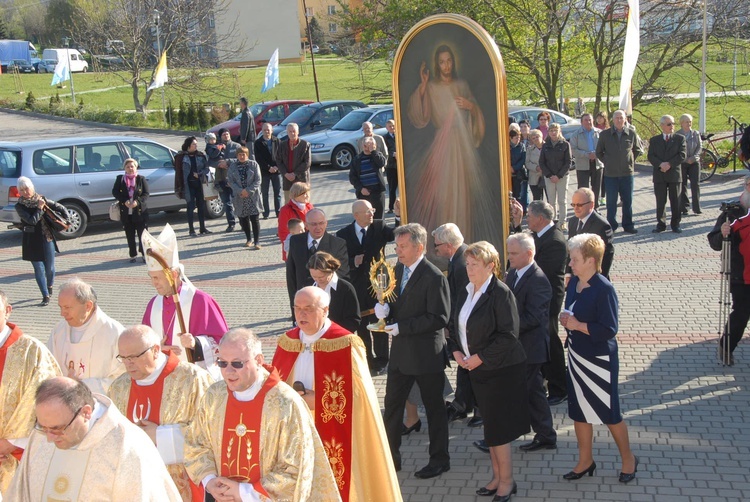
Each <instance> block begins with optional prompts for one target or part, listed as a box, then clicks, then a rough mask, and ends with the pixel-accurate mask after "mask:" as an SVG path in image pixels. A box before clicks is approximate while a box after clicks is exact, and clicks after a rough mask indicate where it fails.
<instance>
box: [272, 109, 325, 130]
mask: <svg viewBox="0 0 750 502" xmlns="http://www.w3.org/2000/svg"><path fill="white" fill-rule="evenodd" d="M317 110H318V107H317V106H316V107H311V106H303V107H302V108H297V109H296V110H294V111H293V112H292V113H291V115H289V116H288V117H287V118H285V119H284V120H283V121H282V122H281V125H283V126H285V125H287V124H289V123H290V122H294V123H295V124H306V123H307V121H308V120H310V117H312V116H313V114H314V113H315V112H316V111H317Z"/></svg>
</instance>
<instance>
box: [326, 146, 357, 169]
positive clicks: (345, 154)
mask: <svg viewBox="0 0 750 502" xmlns="http://www.w3.org/2000/svg"><path fill="white" fill-rule="evenodd" d="M354 155H355V154H354V149H353V148H352V147H351V146H349V145H339V146H337V147H336V148H334V150H333V154H332V155H331V164H333V167H335V168H336V169H349V167H351V165H352V161H353V160H354Z"/></svg>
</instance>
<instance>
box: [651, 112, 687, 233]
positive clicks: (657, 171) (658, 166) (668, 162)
mask: <svg viewBox="0 0 750 502" xmlns="http://www.w3.org/2000/svg"><path fill="white" fill-rule="evenodd" d="M659 126H660V127H661V130H662V133H661V134H657V135H656V136H654V137H653V138H651V140H650V141H649V144H648V161H649V162H650V163H651V165H652V166H653V168H654V174H653V181H654V195H655V196H656V228H654V229H653V230H652V232H653V233H659V232H663V231H665V230H666V229H667V220H666V217H665V215H664V213H665V208H666V205H667V195H669V206H670V209H671V211H672V219H671V220H670V222H669V226H670V227H672V231H673V232H675V233H678V234H679V233H682V228H681V227H680V220H681V219H682V209H681V208H680V191H681V190H682V171H681V170H680V169H681V165H682V163H683V162H684V161H685V158H686V157H687V142H686V140H685V136H682V135H680V134H675V133H674V117H672V116H671V115H664V116H662V118H661V120H659Z"/></svg>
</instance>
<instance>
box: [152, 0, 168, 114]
mask: <svg viewBox="0 0 750 502" xmlns="http://www.w3.org/2000/svg"><path fill="white" fill-rule="evenodd" d="M160 20H161V16H160V14H159V11H158V10H156V9H154V26H156V51H157V58H156V65H157V66H158V65H159V61H161V36H160V35H161V33H160V32H159V21H160ZM165 109H166V105H165V104H164V86H162V88H161V112H162V113H164V110H165ZM167 120H168V121H169V127H172V117H167Z"/></svg>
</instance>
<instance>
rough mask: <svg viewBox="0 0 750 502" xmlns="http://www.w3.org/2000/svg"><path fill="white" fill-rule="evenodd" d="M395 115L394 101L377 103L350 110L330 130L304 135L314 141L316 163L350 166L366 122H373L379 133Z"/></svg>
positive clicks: (376, 131)
mask: <svg viewBox="0 0 750 502" xmlns="http://www.w3.org/2000/svg"><path fill="white" fill-rule="evenodd" d="M392 118H393V105H373V106H370V107H368V108H360V109H358V110H353V111H351V112H349V113H348V114H347V115H346V116H345V117H344V118H342V119H341V120H339V121H338V122H337V123H336V125H334V126H333V127H332V128H331V129H328V130H327V131H321V132H316V133H312V134H306V135H304V136H302V137H303V138H304V139H305V141H307V142H308V143H310V150H311V152H312V163H313V164H331V165H332V166H333V167H335V168H337V169H349V166H351V163H352V160H354V157H355V156H356V155H357V140H358V139H359V138H361V137H362V124H363V123H364V122H372V125H373V130H374V132H375V134H380V135H381V136H382V135H383V134H385V133H386V129H385V123H386V122H387V121H389V120H391V119H392Z"/></svg>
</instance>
